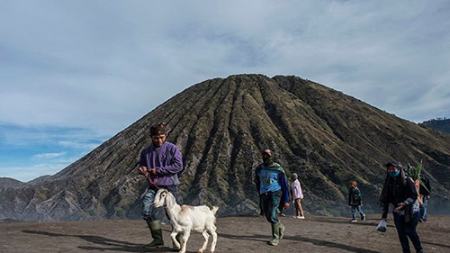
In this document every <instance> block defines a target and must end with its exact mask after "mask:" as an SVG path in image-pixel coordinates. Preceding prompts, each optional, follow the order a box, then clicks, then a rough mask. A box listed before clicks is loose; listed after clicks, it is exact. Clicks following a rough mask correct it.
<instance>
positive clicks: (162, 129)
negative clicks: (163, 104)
mask: <svg viewBox="0 0 450 253" xmlns="http://www.w3.org/2000/svg"><path fill="white" fill-rule="evenodd" d="M162 134H166V124H164V123H158V124H156V125H153V126H151V127H150V135H151V136H156V135H162Z"/></svg>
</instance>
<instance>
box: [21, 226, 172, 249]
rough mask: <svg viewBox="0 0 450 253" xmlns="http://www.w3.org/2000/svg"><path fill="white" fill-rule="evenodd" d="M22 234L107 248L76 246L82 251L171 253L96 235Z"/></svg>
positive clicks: (42, 232)
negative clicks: (68, 239) (58, 238)
mask: <svg viewBox="0 0 450 253" xmlns="http://www.w3.org/2000/svg"><path fill="white" fill-rule="evenodd" d="M22 232H23V233H28V234H37V235H46V236H51V237H76V238H80V239H83V240H85V241H87V242H90V243H93V244H99V245H102V246H107V247H92V246H78V248H79V249H82V250H86V251H88V250H97V251H105V250H109V251H125V252H171V251H172V249H171V248H169V247H160V248H155V249H151V250H148V249H144V244H136V243H130V242H127V241H121V240H114V239H109V238H106V237H103V236H97V235H71V234H58V233H52V232H47V231H36V230H22Z"/></svg>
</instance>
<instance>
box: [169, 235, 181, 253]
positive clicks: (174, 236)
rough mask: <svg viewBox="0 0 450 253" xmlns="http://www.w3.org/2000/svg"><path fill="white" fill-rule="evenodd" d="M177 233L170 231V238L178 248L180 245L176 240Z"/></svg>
mask: <svg viewBox="0 0 450 253" xmlns="http://www.w3.org/2000/svg"><path fill="white" fill-rule="evenodd" d="M177 235H178V232H177V231H172V233H170V237H171V238H172V244H173V246H174V247H175V248H176V249H178V250H179V249H180V248H181V245H180V242H178V240H177Z"/></svg>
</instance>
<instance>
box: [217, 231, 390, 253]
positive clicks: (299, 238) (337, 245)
mask: <svg viewBox="0 0 450 253" xmlns="http://www.w3.org/2000/svg"><path fill="white" fill-rule="evenodd" d="M219 237H224V238H228V239H232V240H252V241H255V240H256V241H268V240H269V239H270V236H267V235H253V236H246V235H229V234H222V233H221V234H219ZM284 240H291V241H302V242H309V243H312V244H314V245H318V246H324V247H330V248H335V249H342V250H347V251H350V252H355V253H382V252H380V251H375V250H370V249H364V248H358V247H355V246H350V245H346V244H341V243H337V242H330V241H325V240H319V239H312V238H308V237H304V236H299V235H297V236H289V235H285V236H284Z"/></svg>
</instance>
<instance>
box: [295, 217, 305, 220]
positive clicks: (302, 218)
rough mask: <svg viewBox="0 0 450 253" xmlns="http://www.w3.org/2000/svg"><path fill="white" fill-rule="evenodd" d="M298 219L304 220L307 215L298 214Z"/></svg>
mask: <svg viewBox="0 0 450 253" xmlns="http://www.w3.org/2000/svg"><path fill="white" fill-rule="evenodd" d="M297 219H300V220H304V219H305V216H297Z"/></svg>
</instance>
